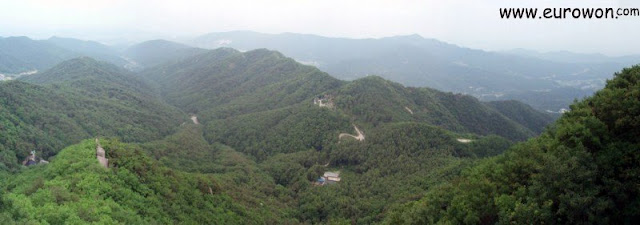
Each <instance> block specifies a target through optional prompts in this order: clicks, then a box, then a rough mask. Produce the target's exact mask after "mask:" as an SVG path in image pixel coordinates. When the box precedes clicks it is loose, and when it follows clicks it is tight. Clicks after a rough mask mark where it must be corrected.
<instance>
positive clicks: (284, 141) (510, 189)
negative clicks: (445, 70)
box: [0, 37, 640, 224]
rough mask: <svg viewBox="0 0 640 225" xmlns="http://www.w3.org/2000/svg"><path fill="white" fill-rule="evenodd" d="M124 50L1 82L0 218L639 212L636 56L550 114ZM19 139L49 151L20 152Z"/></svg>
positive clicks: (206, 58) (272, 58) (253, 219)
mask: <svg viewBox="0 0 640 225" xmlns="http://www.w3.org/2000/svg"><path fill="white" fill-rule="evenodd" d="M410 39H412V40H415V41H418V42H421V41H422V38H418V37H410ZM54 40H56V39H54ZM64 40H66V41H71V42H75V41H74V40H67V39H64ZM56 41H62V40H56ZM65 43H66V42H65ZM221 43H223V42H221ZM224 43H225V44H233V43H234V42H224ZM88 44H90V45H92V42H89V43H88ZM74 49H75V52H94V53H95V52H96V51H97V50H93V51H88V50H86V49H83V48H80V49H78V48H74ZM98 49H101V48H98ZM103 50H104V49H103ZM104 51H106V50H104ZM124 54H126V55H127V58H129V59H130V60H133V61H135V62H136V63H137V64H138V66H136V67H129V66H130V65H132V64H131V62H132V61H129V63H128V64H127V63H126V62H124V63H122V62H120V61H119V60H118V61H116V62H115V63H114V62H113V61H108V59H109V58H110V57H105V58H102V60H100V59H94V58H93V57H89V56H81V57H75V58H70V59H66V60H63V61H61V62H59V63H57V64H55V65H53V66H51V67H49V68H47V69H44V70H42V71H38V72H37V73H34V74H30V75H28V76H26V75H25V76H21V77H17V78H16V79H13V80H8V81H3V82H1V83H0V132H1V133H2V134H3V135H2V136H0V178H1V179H3V181H5V182H2V183H0V203H1V204H0V223H3V224H5V223H6V224H26V223H50V224H63V223H104V224H425V223H427V224H430V223H453V224H461V223H471V224H477V223H483V224H491V223H498V222H501V221H503V220H504V221H510V222H514V223H518V222H530V219H531V218H535V221H534V223H554V222H557V221H556V219H562V222H568V223H573V222H581V221H583V220H581V219H580V218H588V220H589V221H591V220H593V221H595V222H601V221H605V220H606V221H609V222H619V219H620V218H628V217H631V216H634V215H635V214H634V213H635V211H634V206H635V205H634V204H635V201H636V200H635V199H636V198H634V197H633V196H635V195H636V194H637V193H636V192H637V190H636V189H635V188H634V187H635V186H634V185H635V183H634V182H637V181H636V180H637V176H635V174H637V169H636V167H635V166H633V165H636V163H637V159H638V157H637V154H638V153H637V151H635V150H637V148H638V143H637V142H638V140H637V137H638V135H639V134H637V133H638V131H637V127H638V124H637V118H636V116H635V115H637V114H638V112H637V110H636V109H637V107H636V106H637V105H639V103H638V102H637V97H638V96H637V91H635V90H637V89H638V87H637V86H638V81H639V79H638V76H640V73H639V72H638V68H639V67H638V66H636V67H631V68H627V69H623V70H622V71H621V72H619V73H616V74H614V76H613V77H612V78H611V77H609V78H611V80H609V81H607V82H606V84H605V85H604V89H602V90H600V91H597V92H596V94H594V95H593V96H592V97H589V98H586V99H584V100H581V101H576V102H575V103H573V104H572V105H571V106H567V107H569V109H570V110H568V111H567V112H565V113H563V114H561V115H557V117H554V116H552V115H550V114H547V113H544V112H541V111H539V110H537V109H535V108H534V107H531V106H529V105H527V104H525V103H522V102H520V101H516V100H496V101H481V100H480V99H478V98H476V97H474V96H472V95H467V94H460V93H452V92H444V91H440V90H437V89H433V88H429V87H414V86H405V85H403V84H401V83H398V82H395V81H391V80H388V79H385V78H384V77H382V76H373V75H372V76H364V77H358V78H354V79H352V80H341V79H337V78H335V77H333V76H332V74H331V73H327V72H324V71H322V70H320V69H318V68H316V67H314V66H309V65H304V64H301V63H299V62H298V61H297V60H296V59H294V58H290V57H288V56H287V55H285V54H283V53H281V52H278V51H274V50H268V49H256V50H248V51H239V50H236V49H233V48H217V49H213V50H207V49H200V48H192V47H189V46H186V45H181V44H176V43H171V42H167V41H162V40H156V41H149V42H144V43H141V44H139V45H134V46H133V47H131V48H129V49H128V50H126V51H125V53H124ZM478 54H480V53H478ZM111 59H113V58H111ZM117 62H120V63H121V64H117ZM127 65H129V66H127ZM465 65H466V63H465ZM126 68H129V69H126ZM474 73H475V72H474ZM608 76H611V74H608ZM529 97H531V96H529ZM532 98H535V96H534V97H532ZM559 104H560V103H559ZM562 104H563V103H562ZM554 121H555V122H554ZM31 151H36V152H37V153H38V156H41V157H42V158H43V159H45V160H47V161H49V162H50V163H48V164H44V163H43V164H36V165H31V166H28V167H27V166H23V165H22V164H20V163H19V162H20V161H19V159H24V158H26V157H28V154H30V152H31ZM600 169H601V170H600ZM336 171H338V172H336ZM338 174H339V175H338ZM320 177H327V180H329V178H331V179H330V180H329V181H331V183H330V184H327V185H318V183H317V182H319V181H318V179H319V178H320ZM336 181H339V182H336ZM591 181H597V182H591ZM322 184H324V183H322ZM582 188H585V189H586V190H587V191H585V190H583V189H582ZM609 190H612V191H611V192H615V193H613V195H609V193H610V191H609ZM574 193H578V194H575V195H574ZM575 202H589V204H586V203H585V204H575ZM523 207H524V208H523ZM619 208H623V210H619ZM565 209H566V210H565ZM531 213H534V214H535V215H531ZM536 213H537V214H536ZM585 213H587V214H589V213H591V214H593V215H598V217H588V216H585V215H584V214H585ZM585 220H587V219H585Z"/></svg>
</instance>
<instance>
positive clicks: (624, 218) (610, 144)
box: [386, 66, 640, 224]
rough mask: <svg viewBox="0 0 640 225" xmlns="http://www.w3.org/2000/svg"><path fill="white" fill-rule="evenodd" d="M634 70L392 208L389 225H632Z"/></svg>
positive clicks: (638, 74)
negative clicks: (533, 134)
mask: <svg viewBox="0 0 640 225" xmlns="http://www.w3.org/2000/svg"><path fill="white" fill-rule="evenodd" d="M639 81H640V66H635V67H632V68H628V69H624V70H622V71H621V72H620V73H617V74H616V75H615V78H614V79H612V80H610V81H608V82H607V85H606V87H605V88H604V89H603V90H601V91H598V92H597V93H596V94H595V95H594V96H592V97H589V98H586V99H584V100H582V101H580V102H577V103H575V104H573V105H572V106H571V111H570V112H568V113H565V114H564V115H563V116H562V117H561V118H560V119H559V120H558V121H557V122H556V123H555V125H554V126H552V128H551V129H549V130H547V131H545V132H544V133H543V134H542V135H541V136H540V137H538V138H535V139H532V140H529V141H527V142H525V143H522V144H518V145H516V146H514V147H513V148H511V149H510V150H508V151H507V152H506V153H505V154H503V155H500V156H498V157H495V158H491V159H489V160H486V161H482V162H480V163H479V164H478V165H476V166H474V167H472V168H469V169H467V170H465V171H464V172H463V175H462V176H461V177H460V178H457V179H453V180H452V181H451V182H448V183H446V184H443V185H440V186H439V187H438V188H434V189H432V190H430V191H429V192H427V194H426V195H425V196H424V197H423V198H422V199H421V200H418V201H414V202H411V203H408V204H406V205H404V206H403V207H400V208H398V209H397V210H396V211H395V212H394V213H393V214H392V215H391V216H390V217H388V218H387V220H386V222H388V223H390V224H400V223H401V224H426V223H453V224H462V223H464V224H494V223H500V224H507V223H509V224H513V223H515V224H522V223H532V224H632V223H634V222H635V221H637V219H638V217H639V216H640V215H639V214H638V206H639V204H640V198H638V196H639V194H640V193H639V191H638V184H640V180H639V176H638V174H639V173H640V169H639V168H638V163H640V161H639V159H640V138H639V137H640V136H639V135H640V129H639V128H640V120H639V117H638V115H640V110H639V109H640V92H639V91H638V90H640V82H639Z"/></svg>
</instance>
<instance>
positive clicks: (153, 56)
mask: <svg viewBox="0 0 640 225" xmlns="http://www.w3.org/2000/svg"><path fill="white" fill-rule="evenodd" d="M204 51H205V50H204V49H198V48H193V47H190V46H187V45H183V44H179V43H175V42H171V41H166V40H152V41H145V42H142V43H139V44H136V45H133V46H131V47H129V48H127V49H126V50H125V51H124V52H123V55H124V57H125V58H126V59H127V60H128V61H129V64H128V65H127V66H126V67H127V68H129V69H132V70H140V69H143V68H146V67H153V66H156V65H159V64H161V63H164V62H168V61H172V60H177V59H183V58H187V57H190V56H193V55H197V54H200V53H203V52H204Z"/></svg>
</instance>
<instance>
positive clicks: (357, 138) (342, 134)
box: [338, 124, 364, 141]
mask: <svg viewBox="0 0 640 225" xmlns="http://www.w3.org/2000/svg"><path fill="white" fill-rule="evenodd" d="M352 125H353V128H355V129H356V133H358V136H355V135H352V134H347V133H341V134H340V135H338V140H340V139H342V138H343V137H352V138H354V139H356V140H358V141H364V134H362V132H361V131H360V129H358V127H356V125H355V124H352Z"/></svg>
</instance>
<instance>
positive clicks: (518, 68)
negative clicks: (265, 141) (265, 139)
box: [189, 31, 640, 112]
mask: <svg viewBox="0 0 640 225" xmlns="http://www.w3.org/2000/svg"><path fill="white" fill-rule="evenodd" d="M189 44H192V45H194V46H197V47H202V48H218V47H232V48H236V49H240V50H251V49H256V48H268V49H273V50H277V51H280V52H282V53H283V54H285V55H287V56H290V57H293V58H294V59H296V60H297V61H299V62H301V63H305V64H309V65H314V66H317V67H318V68H320V69H321V70H323V71H326V72H328V73H329V74H331V75H332V76H335V77H337V78H339V79H346V80H353V79H357V78H360V77H364V76H367V75H379V76H381V77H384V78H386V79H389V80H393V81H396V82H400V83H402V84H404V85H408V86H417V87H431V88H435V89H439V90H443V91H452V92H458V93H466V94H471V95H473V96H476V97H478V98H480V99H482V100H504V99H516V100H521V101H524V102H525V103H527V104H530V105H532V106H534V107H535V108H537V109H540V110H550V111H555V112H557V111H559V110H560V109H561V108H566V107H567V106H568V104H569V103H571V102H572V101H573V99H575V98H582V97H583V96H586V95H589V94H591V93H592V92H593V91H595V90H598V89H600V88H602V87H603V85H604V81H605V80H606V79H607V78H608V77H609V75H610V74H612V73H613V72H615V71H617V70H618V69H619V68H621V67H624V66H630V65H633V64H636V63H640V59H639V58H638V57H620V58H611V57H606V56H602V55H595V56H580V57H576V59H573V60H571V59H572V57H574V56H575V55H576V54H572V53H566V54H555V53H551V54H549V55H545V54H521V53H522V51H514V52H509V53H504V52H487V51H482V50H475V49H468V48H463V47H459V46H456V45H452V44H447V43H444V42H441V41H438V40H435V39H426V38H423V37H420V36H419V35H409V36H396V37H389V38H380V39H347V38H328V37H322V36H316V35H304V34H293V33H283V34H262V33H256V32H250V31H236V32H223V33H211V34H207V35H203V36H200V37H197V38H195V39H193V40H191V41H190V42H189ZM516 53H518V54H516ZM529 96H545V97H529Z"/></svg>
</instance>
